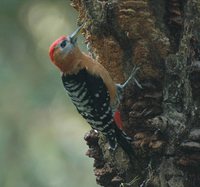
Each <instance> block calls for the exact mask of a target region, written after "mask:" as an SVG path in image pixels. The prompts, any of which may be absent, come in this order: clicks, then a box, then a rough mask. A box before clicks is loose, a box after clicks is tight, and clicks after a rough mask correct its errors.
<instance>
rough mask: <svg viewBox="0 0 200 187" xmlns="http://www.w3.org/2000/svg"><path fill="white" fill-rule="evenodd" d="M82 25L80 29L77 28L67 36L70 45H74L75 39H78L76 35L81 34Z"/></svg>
mask: <svg viewBox="0 0 200 187" xmlns="http://www.w3.org/2000/svg"><path fill="white" fill-rule="evenodd" d="M83 25H84V24H82V25H81V26H80V27H78V28H77V29H76V30H75V31H74V32H73V33H72V34H71V35H70V36H69V39H70V42H71V43H72V44H75V43H76V41H77V38H78V35H79V34H80V33H81V31H82V29H83Z"/></svg>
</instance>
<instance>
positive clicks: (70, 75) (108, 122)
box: [49, 26, 133, 154]
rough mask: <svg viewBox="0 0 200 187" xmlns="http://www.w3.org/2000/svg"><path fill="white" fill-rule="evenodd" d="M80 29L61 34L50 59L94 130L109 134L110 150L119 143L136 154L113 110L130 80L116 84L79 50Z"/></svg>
mask: <svg viewBox="0 0 200 187" xmlns="http://www.w3.org/2000/svg"><path fill="white" fill-rule="evenodd" d="M81 29H82V26H80V27H79V28H78V29H77V30H76V31H75V32H74V33H72V34H71V35H70V36H61V37H60V38H59V39H57V40H56V41H55V42H54V43H53V44H52V45H51V46H50V49H49V55H50V58H51V61H52V62H53V64H55V65H56V66H57V67H58V68H59V69H60V71H61V72H62V82H63V85H64V87H65V89H66V91H67V93H68V95H69V96H70V97H71V99H72V102H73V104H74V105H75V106H76V108H77V110H78V112H79V113H80V114H81V115H82V116H83V118H85V119H86V121H87V122H88V123H89V124H90V125H91V127H92V129H95V130H97V131H100V132H102V134H103V135H105V136H106V138H107V140H108V143H109V146H110V149H112V150H115V149H116V147H117V145H118V144H119V145H121V147H122V148H123V149H124V150H125V151H126V152H127V153H131V154H133V149H132V146H131V138H130V137H128V136H127V135H126V134H125V133H124V132H123V131H122V130H121V129H120V128H119V127H118V126H119V125H120V124H121V122H120V116H119V113H118V111H117V112H116V113H115V115H114V114H113V110H112V108H113V106H116V105H118V103H119V100H120V99H119V98H120V96H119V93H120V92H121V90H122V89H123V87H124V86H125V85H126V84H127V82H128V81H126V83H125V84H124V85H120V84H115V83H114V82H113V80H112V78H111V77H110V75H109V73H108V71H107V70H106V69H105V68H104V67H103V66H102V65H101V64H100V63H98V62H96V61H94V60H93V59H92V58H91V57H90V56H88V55H86V54H84V53H83V52H81V51H80V49H79V48H78V46H77V37H78V34H79V33H80V32H81ZM132 75H133V73H132ZM132 75H131V76H132ZM129 79H130V78H129ZM114 116H115V119H116V120H115V119H114ZM116 123H117V124H118V126H117V124H116Z"/></svg>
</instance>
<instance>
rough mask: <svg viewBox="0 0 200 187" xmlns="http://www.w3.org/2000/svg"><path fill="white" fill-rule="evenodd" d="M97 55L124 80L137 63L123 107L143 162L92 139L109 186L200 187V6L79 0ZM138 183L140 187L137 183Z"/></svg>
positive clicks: (174, 0) (193, 2) (173, 1)
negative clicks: (137, 67)
mask: <svg viewBox="0 0 200 187" xmlns="http://www.w3.org/2000/svg"><path fill="white" fill-rule="evenodd" d="M72 6H73V7H74V8H75V9H76V10H77V11H78V12H79V20H78V23H79V24H82V23H85V25H84V36H85V38H86V43H87V44H88V46H89V49H90V52H91V54H92V55H93V58H95V59H96V60H97V61H98V62H100V63H102V64H103V65H104V66H105V67H106V68H107V70H108V71H109V72H110V74H111V76H112V77H113V79H114V80H115V81H116V82H123V81H124V80H125V79H126V78H127V77H128V76H129V74H130V72H131V69H132V68H133V66H134V65H138V66H139V67H140V70H139V72H138V74H137V79H138V81H139V82H140V84H141V85H142V87H143V88H142V89H141V88H139V87H138V86H137V85H134V84H132V85H131V84H130V85H129V86H128V87H127V89H126V90H125V93H124V95H123V101H122V104H121V106H120V111H121V115H122V119H123V122H124V131H126V132H127V134H128V135H129V136H131V137H132V138H133V148H134V150H135V158H130V155H126V154H125V153H124V152H123V150H122V149H121V148H120V147H119V148H118V149H117V150H116V151H115V152H114V153H111V152H110V151H109V150H108V147H107V143H106V140H105V138H104V137H103V136H101V135H100V134H97V133H96V132H94V131H91V132H89V133H87V134H86V135H85V140H86V141H87V144H88V146H89V150H88V152H87V155H88V156H89V157H93V158H94V159H95V162H94V173H95V175H96V179H97V183H98V184H100V185H101V186H105V187H111V186H114V187H117V186H120V185H121V186H134V187H138V186H140V187H150V186H151V187H198V186H199V184H200V125H199V120H200V34H199V33H200V18H199V17H200V1H198V0H140V1H138V0H72ZM130 181H132V184H129V182H130Z"/></svg>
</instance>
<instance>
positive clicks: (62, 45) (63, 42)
mask: <svg viewBox="0 0 200 187" xmlns="http://www.w3.org/2000/svg"><path fill="white" fill-rule="evenodd" d="M66 45H67V41H66V40H64V41H62V43H61V44H60V47H62V48H64V47H65V46H66Z"/></svg>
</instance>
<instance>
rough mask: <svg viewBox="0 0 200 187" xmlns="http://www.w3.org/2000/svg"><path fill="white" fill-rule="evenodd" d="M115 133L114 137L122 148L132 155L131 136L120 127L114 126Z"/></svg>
mask: <svg viewBox="0 0 200 187" xmlns="http://www.w3.org/2000/svg"><path fill="white" fill-rule="evenodd" d="M115 133H116V139H117V142H118V144H119V145H120V146H121V147H122V149H123V150H124V151H125V152H126V153H127V154H128V155H134V150H133V147H132V145H131V142H132V138H130V137H129V136H128V135H127V134H126V133H125V132H124V131H122V130H121V129H119V128H117V126H116V128H115Z"/></svg>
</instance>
